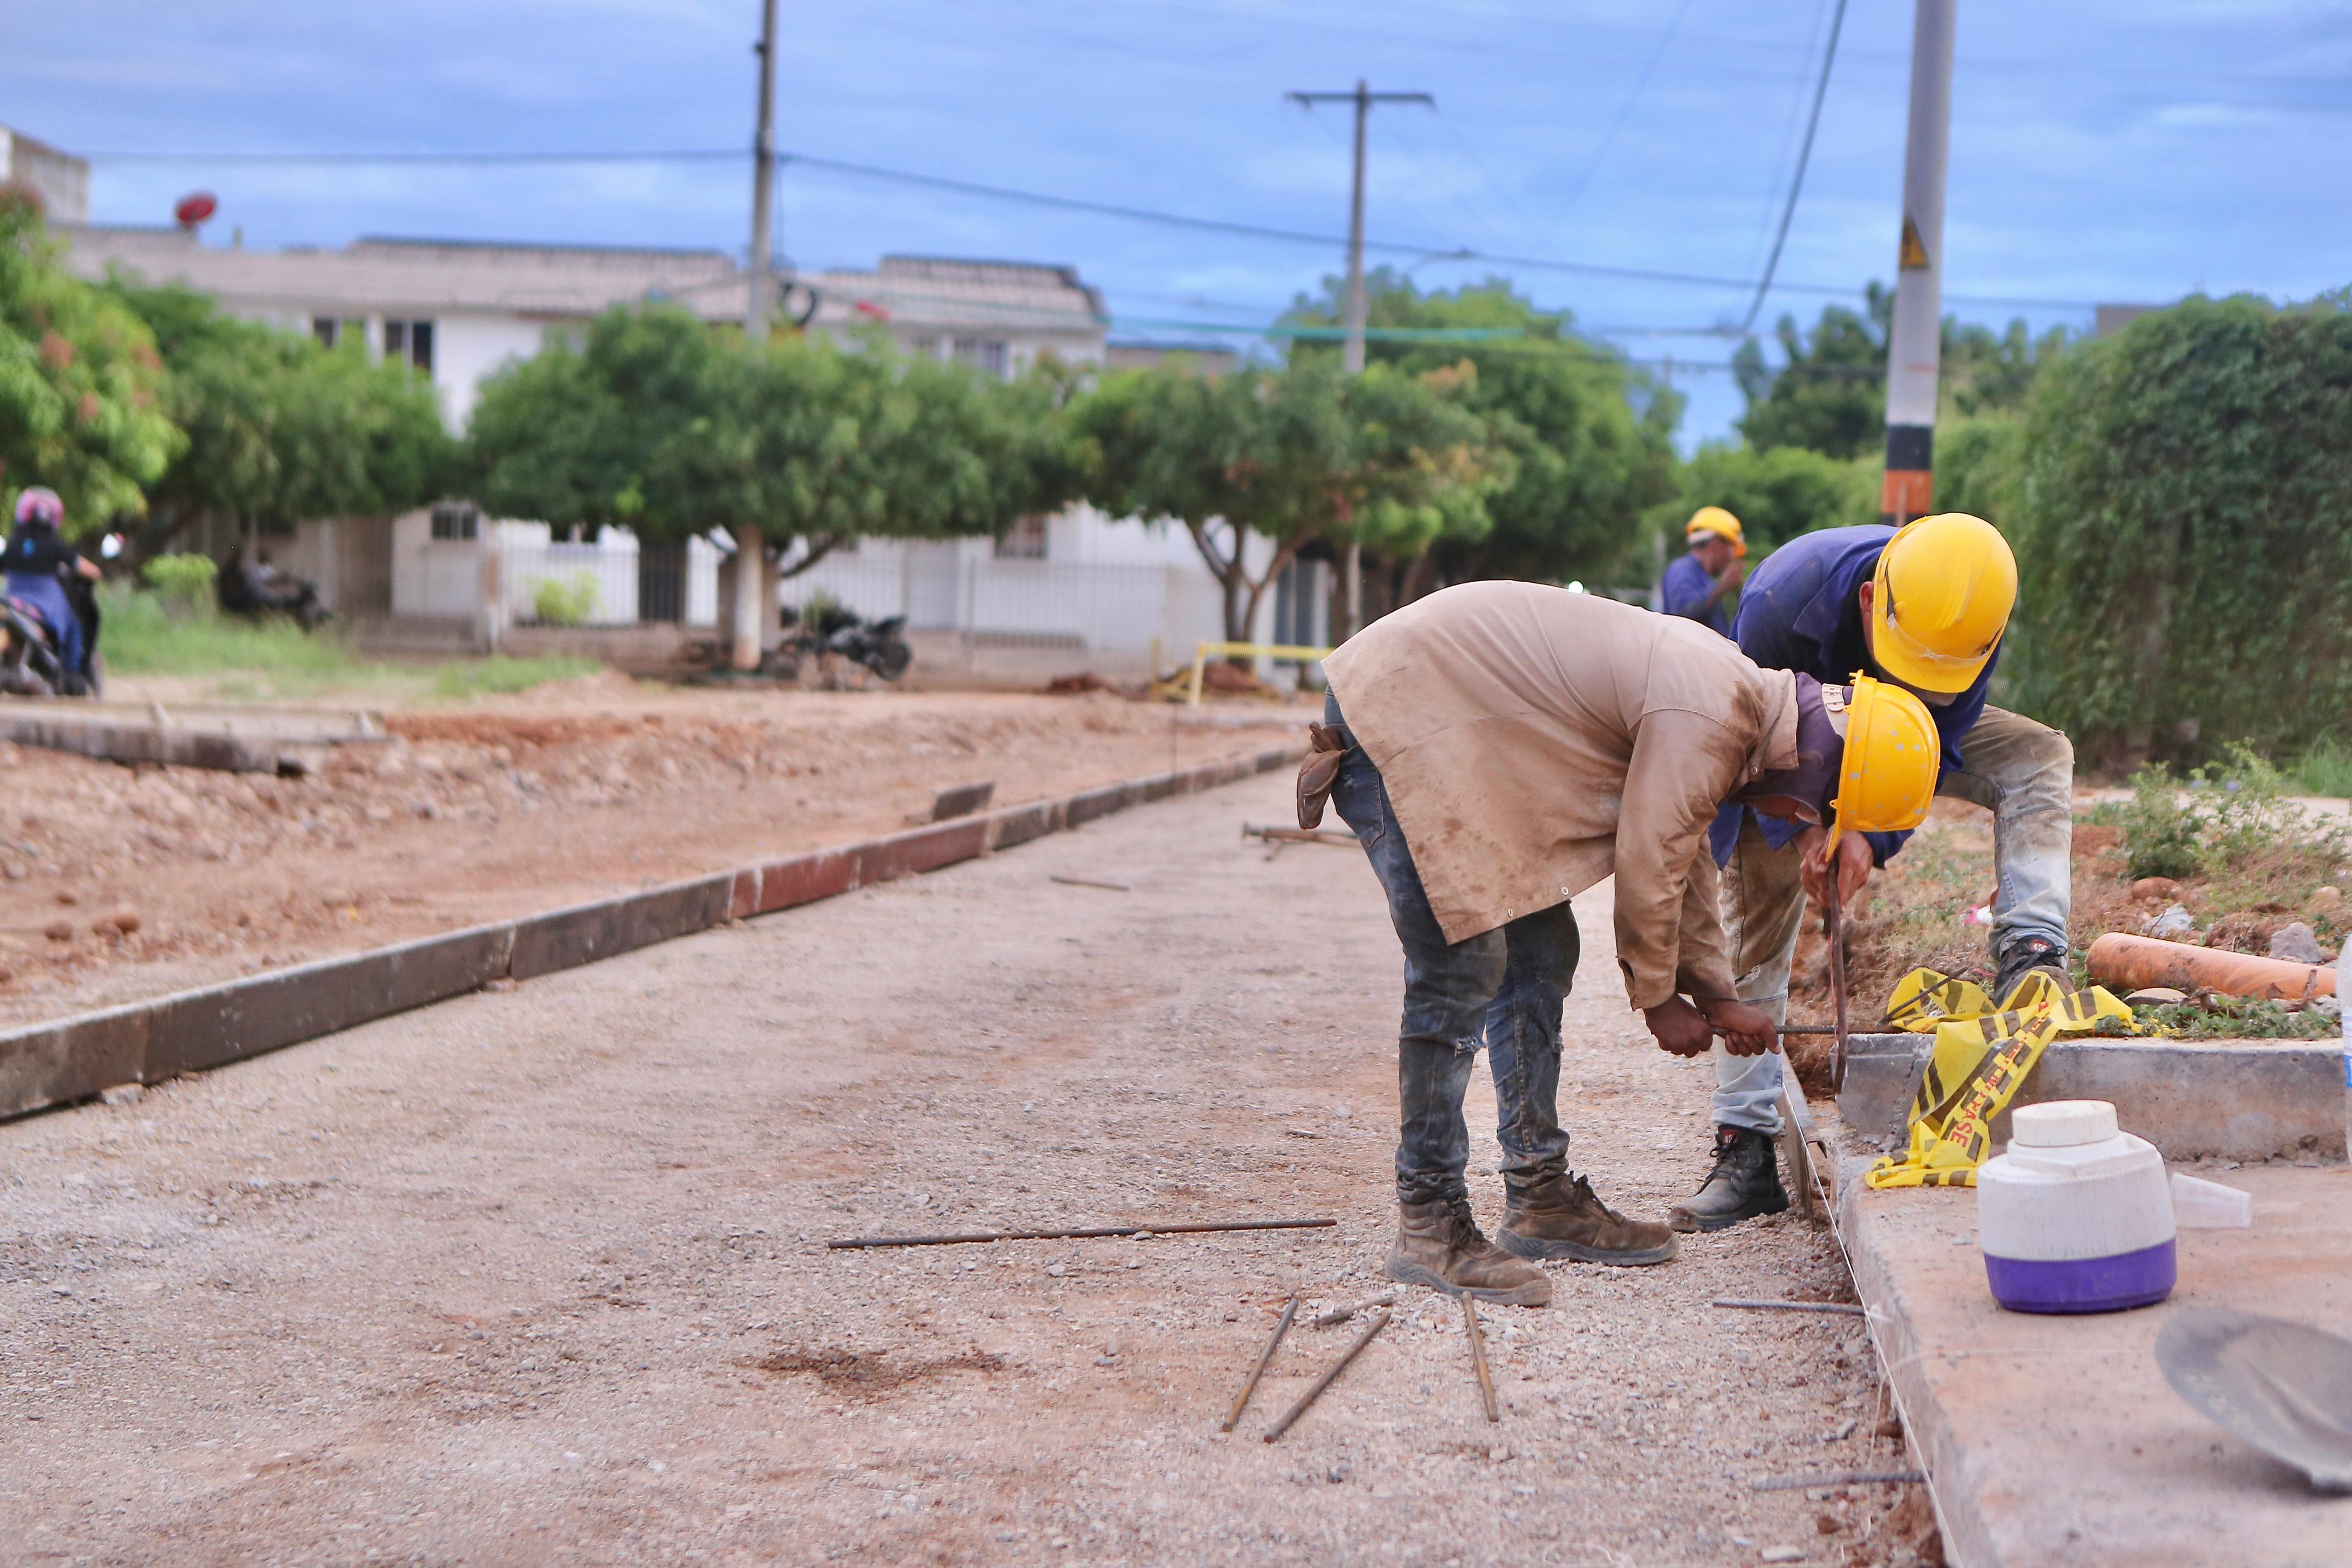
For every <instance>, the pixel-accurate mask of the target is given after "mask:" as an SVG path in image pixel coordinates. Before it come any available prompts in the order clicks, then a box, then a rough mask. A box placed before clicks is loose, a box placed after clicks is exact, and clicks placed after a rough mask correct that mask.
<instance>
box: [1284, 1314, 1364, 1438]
mask: <svg viewBox="0 0 2352 1568" xmlns="http://www.w3.org/2000/svg"><path fill="white" fill-rule="evenodd" d="M1391 1315H1392V1314H1391V1313H1389V1312H1382V1313H1381V1314H1380V1315H1379V1316H1378V1317H1376V1318H1374V1319H1373V1320H1372V1321H1371V1324H1370V1327H1368V1328H1366V1329H1365V1330H1364V1332H1363V1333H1360V1334H1358V1335H1357V1336H1356V1343H1353V1344H1351V1345H1349V1347H1348V1348H1347V1349H1345V1350H1343V1351H1341V1352H1340V1353H1339V1360H1337V1361H1335V1362H1333V1363H1332V1364H1331V1370H1330V1371H1328V1372H1327V1373H1325V1374H1324V1375H1322V1376H1320V1377H1318V1378H1317V1379H1316V1380H1315V1386H1314V1387H1312V1388H1310V1389H1308V1390H1307V1392H1306V1393H1304V1394H1302V1395H1300V1396H1298V1403H1297V1404H1296V1405H1293V1406H1291V1407H1290V1408H1289V1409H1287V1410H1286V1411H1284V1412H1283V1413H1282V1418H1281V1419H1280V1420H1278V1421H1276V1423H1275V1424H1274V1425H1273V1426H1271V1427H1267V1428H1266V1429H1265V1440H1266V1441H1267V1442H1269V1443H1271V1442H1273V1441H1274V1440H1275V1439H1276V1437H1281V1436H1282V1435H1283V1434H1284V1433H1285V1432H1287V1431H1289V1430H1290V1424H1291V1423H1292V1422H1293V1421H1296V1420H1297V1419H1298V1418H1299V1417H1300V1416H1304V1415H1306V1414H1307V1406H1309V1405H1312V1404H1314V1403H1315V1401H1316V1398H1317V1397H1318V1396H1320V1395H1321V1394H1322V1392H1323V1391H1324V1390H1325V1389H1327V1388H1328V1387H1330V1386H1331V1383H1332V1380H1333V1379H1334V1378H1336V1377H1338V1376H1339V1375H1340V1374H1341V1373H1343V1372H1345V1371H1347V1370H1348V1364H1349V1362H1351V1361H1353V1360H1355V1359H1356V1353H1357V1352H1358V1351H1360V1350H1362V1349H1363V1348H1364V1347H1365V1346H1366V1345H1368V1344H1370V1343H1372V1336H1373V1335H1374V1334H1376V1333H1380V1332H1381V1330H1382V1329H1384V1328H1386V1327H1388V1326H1389V1319H1390V1317H1391Z"/></svg>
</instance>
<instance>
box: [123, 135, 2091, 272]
mask: <svg viewBox="0 0 2352 1568" xmlns="http://www.w3.org/2000/svg"><path fill="white" fill-rule="evenodd" d="M750 156H751V153H750V152H748V151H744V150H741V149H726V148H709V147H700V148H677V149H667V150H660V151H648V152H93V153H89V154H88V157H89V161H90V162H111V163H131V162H148V163H208V162H220V163H243V164H278V165H283V166H287V167H300V166H308V165H333V166H341V165H351V164H366V163H378V164H383V163H440V164H476V165H483V166H494V165H499V164H549V163H613V162H713V161H719V160H724V159H744V158H749V157H750ZM776 162H777V165H778V167H779V168H780V169H782V168H789V167H791V166H793V165H798V166H800V167H802V168H806V169H814V170H817V171H820V172H825V173H831V174H839V175H843V176H845V177H847V178H852V179H864V180H876V181H880V182H883V183H891V184H901V185H914V186H919V187H921V188H924V189H928V190H935V191H949V192H952V193H956V194H959V195H967V196H977V197H981V198H982V199H985V200H989V201H999V202H1013V203H1019V204H1025V205H1029V206H1039V207H1051V208H1055V209H1057V210H1060V211H1064V212H1077V213H1091V214H1096V215H1097V216H1101V217H1111V218H1120V219H1125V220H1127V221H1129V222H1133V223H1146V224H1155V225H1160V226H1162V227H1167V228H1183V229H1193V230H1198V231H1202V232H1205V233H1210V234H1223V235H1234V236H1237V237H1240V238H1245V239H1263V240H1271V241H1276V242H1279V243H1282V244H1286V245H1311V246H1326V247H1328V246H1344V245H1345V244H1346V243H1347V241H1346V240H1345V239H1343V238H1341V237H1340V236H1339V235H1327V234H1316V233H1313V232H1311V231H1308V230H1305V229H1289V228H1280V227H1276V226H1275V225H1270V224H1250V223H1240V222H1236V221H1234V220H1232V219H1227V218H1204V217H1198V216H1194V215H1192V214H1184V213H1168V212H1160V211H1158V210H1156V209H1153V208H1150V207H1135V206H1129V205H1126V204H1121V203H1117V202H1098V201H1095V200H1092V199H1090V198H1087V197H1083V196H1062V195H1055V194H1053V193H1048V192H1043V191H1024V190H1019V189H1015V188H1013V187H1012V186H1007V185H991V184H984V183H981V182H979V181H975V180H959V179H953V178H950V177H947V176H944V175H939V174H923V173H918V172H913V171H911V170H906V169H888V168H884V167H882V166H880V165H878V164H873V163H859V162H850V161H848V160H846V159H840V158H824V157H819V156H817V155H816V154H814V153H806V152H778V153H777V154H776ZM1364 248H1365V249H1366V250H1371V251H1380V252H1382V253H1384V254H1387V255H1391V256H1416V257H1426V258H1429V259H1431V260H1435V261H1454V262H1465V263H1470V262H1483V263H1487V264H1490V265H1498V266H1503V267H1530V268H1533V269H1535V270H1538V271H1545V272H1566V273H1573V274H1577V275H1579V276H1582V277H1609V278H1617V279H1621V280H1622V281H1625V282H1630V283H1666V284H1674V285H1676V286H1680V287H1697V288H1726V289H1738V290H1741V291H1743V292H1744V291H1745V290H1747V289H1749V288H1752V287H1756V282H1757V280H1756V279H1755V278H1752V277H1725V276H1721V275H1717V274H1709V273H1696V272H1675V271H1670V270H1666V269H1664V268H1658V267H1621V266H1617V265H1614V264H1611V263H1607V262H1591V261H1568V260H1563V259H1561V258H1559V257H1556V256H1516V255H1512V254H1510V253H1508V252H1504V251H1490V250H1479V249H1475V248H1473V247H1470V246H1456V247H1453V248H1450V249H1447V248H1434V247H1432V246H1426V245H1407V244H1403V243H1402V242H1399V241H1395V240H1380V239H1372V238H1370V237H1367V238H1366V239H1365V241H1364ZM1774 287H1776V288H1777V289H1778V291H1779V292H1780V293H1782V294H1805V295H1811V296H1816V297H1819V298H1834V299H1846V298H1853V297H1854V296H1856V295H1860V294H1862V293H1864V292H1865V291H1864V289H1862V288H1859V287H1853V286H1852V285H1848V284H1832V283H1778V282H1776V283H1775V284H1774ZM1944 298H1946V299H1948V300H1949V301H1951V302H1952V303H1954V304H1956V305H1994V306H2004V307H2011V308H2021V309H2047V310H2088V309H2090V308H2092V307H2093V306H2094V305H2095V304H2096V303H2097V301H2095V300H2089V299H2047V298H2030V297H2026V296H2011V295H1989V294H1976V295H1971V294H1949V293H1948V294H1946V295H1945V296H1944Z"/></svg>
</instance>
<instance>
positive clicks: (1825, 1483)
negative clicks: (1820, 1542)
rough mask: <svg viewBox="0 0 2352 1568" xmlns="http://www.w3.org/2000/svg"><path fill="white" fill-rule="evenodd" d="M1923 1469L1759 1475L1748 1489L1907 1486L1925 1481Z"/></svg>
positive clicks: (1925, 1474)
mask: <svg viewBox="0 0 2352 1568" xmlns="http://www.w3.org/2000/svg"><path fill="white" fill-rule="evenodd" d="M1926 1479H1927V1471H1925V1470H1832V1471H1831V1472H1830V1473H1829V1474H1828V1475H1825V1476H1759V1477H1758V1478H1757V1479H1754V1480H1752V1481H1749V1482H1748V1490H1749V1491H1800V1490H1803V1489H1805V1488H1807V1487H1863V1486H1909V1485H1912V1484H1914V1483H1916V1482H1920V1481H1925V1480H1926Z"/></svg>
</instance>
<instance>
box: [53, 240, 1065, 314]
mask: <svg viewBox="0 0 2352 1568" xmlns="http://www.w3.org/2000/svg"><path fill="white" fill-rule="evenodd" d="M58 232H59V233H60V234H61V235H64V236H65V238H66V240H67V242H68V245H69V246H70V247H71V248H70V252H69V256H68V266H69V267H71V268H72V269H73V270H74V271H75V272H76V273H79V274H80V275H81V276H83V277H104V276H105V275H106V273H107V271H108V269H109V268H110V267H122V268H124V269H126V270H128V271H131V272H134V273H137V274H139V275H141V276H142V277H145V278H146V279H147V280H148V281H150V282H153V283H164V282H180V283H184V284H186V285H187V286H188V287H191V288H194V289H197V290H199V291H200V292H203V293H205V294H209V295H212V296H214V297H215V298H218V299H220V300H222V301H224V302H225V303H226V304H227V305H229V306H230V307H231V308H239V307H242V308H247V309H299V310H316V311H318V312H320V314H331V313H336V312H341V313H344V314H350V315H365V314H369V313H371V312H384V313H389V314H394V315H398V314H403V313H415V314H417V315H433V314H437V313H445V312H449V311H464V310H479V311H490V312H506V313H512V314H516V315H520V316H525V317H537V318H546V319H568V318H583V317H588V316H593V315H596V314H597V313H599V312H600V311H603V310H604V309H607V308H610V307H612V306H614V305H618V304H626V303H630V302H633V301H635V300H639V299H646V298H664V299H670V300H674V301H676V302H677V303H678V304H680V305H683V306H684V307H686V308H688V309H690V310H693V311H694V312H696V313H697V314H698V315H700V316H703V317H705V318H707V319H710V320H714V321H715V320H726V319H732V318H734V317H737V316H740V314H741V313H742V309H743V289H744V275H743V273H742V271H741V269H740V268H739V267H736V265H735V263H734V260H733V258H732V257H730V256H729V255H728V254H727V253H726V252H724V251H719V250H683V249H662V248H655V247H643V248H636V247H624V246H562V245H501V244H483V243H478V242H473V241H467V240H437V239H394V238H384V237H379V236H370V237H366V238H362V239H358V240H354V241H352V244H350V245H349V246H345V247H344V248H342V249H341V250H313V249H289V250H277V251H263V250H226V249H223V248H221V247H220V246H206V245H201V244H199V243H197V240H196V237H195V236H194V235H192V234H189V233H186V232H184V231H183V230H180V229H175V228H129V227H116V226H110V225H80V226H72V227H63V228H60V229H59V231H58ZM798 281H799V282H801V283H803V284H805V285H807V286H808V287H811V288H813V289H814V291H815V293H816V297H817V313H816V316H815V318H814V325H816V326H820V327H852V326H856V325H857V324H859V323H861V322H864V321H869V320H871V321H882V322H887V324H888V325H890V326H891V327H892V328H893V329H896V330H898V331H899V332H901V333H903V332H906V331H908V330H914V331H925V330H936V331H939V332H940V333H943V334H952V333H958V332H990V331H993V332H1045V333H1055V334H1071V335H1076V336H1082V337H1099V336H1100V335H1101V333H1102V331H1103V329H1104V327H1105V325H1106V323H1107V322H1108V319H1109V317H1108V312H1107V311H1106V310H1105V309H1104V308H1103V303H1102V297H1101V295H1100V294H1098V293H1097V292H1096V291H1095V290H1094V289H1093V288H1091V287H1087V285H1086V284H1084V283H1081V282H1079V281H1078V276H1077V271H1076V268H1074V267H1047V266H1039V265H1036V264H1033V263H1028V262H1010V261H960V260H952V259H948V258H942V257H930V256H884V257H883V258H882V261H881V265H880V266H878V267H876V268H875V269H874V270H873V271H871V272H858V271H847V270H840V271H822V272H811V273H803V274H801V275H799V277H798Z"/></svg>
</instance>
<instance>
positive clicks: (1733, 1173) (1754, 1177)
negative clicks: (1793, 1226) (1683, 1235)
mask: <svg viewBox="0 0 2352 1568" xmlns="http://www.w3.org/2000/svg"><path fill="white" fill-rule="evenodd" d="M1787 1207H1789V1195H1788V1193H1787V1192H1786V1191H1785V1190H1783V1189H1782V1187H1781V1186H1780V1161H1779V1160H1778V1159H1776V1158H1774V1157H1773V1149H1772V1134H1769V1133H1759V1132H1757V1131H1756V1130H1755V1129H1754V1128H1752V1127H1717V1128H1716V1130H1715V1168H1714V1169H1713V1170H1711V1171H1709V1172H1707V1173H1706V1180H1705V1181H1703V1182H1701V1183H1699V1186H1698V1191H1696V1192H1695V1193H1693V1194H1692V1195H1691V1196H1690V1197H1686V1198H1685V1199H1683V1200H1682V1201H1681V1202H1680V1203H1678V1204H1676V1205H1675V1206H1674V1207H1672V1208H1670V1209H1668V1210H1666V1223H1667V1224H1669V1225H1671V1226H1673V1227H1674V1228H1675V1229H1676V1230H1724V1229H1728V1228H1730V1227H1732V1226H1735V1225H1737V1224H1738V1223H1739V1222H1740V1221H1741V1220H1743V1219H1750V1218H1754V1217H1755V1216H1757V1215H1759V1214H1779V1213H1780V1212H1782V1211H1783V1210H1785V1209H1786V1208H1787Z"/></svg>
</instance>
